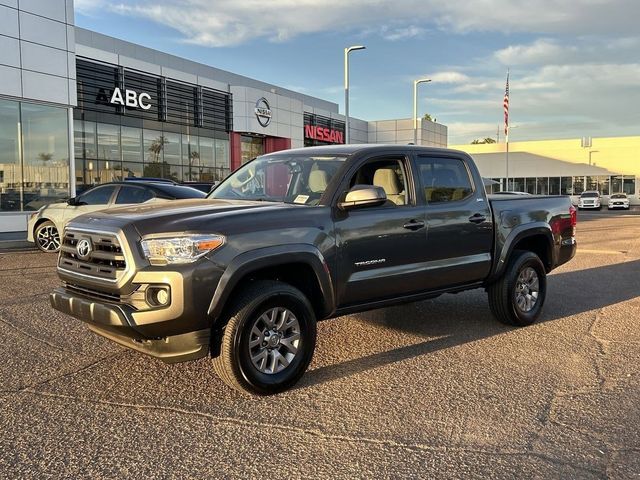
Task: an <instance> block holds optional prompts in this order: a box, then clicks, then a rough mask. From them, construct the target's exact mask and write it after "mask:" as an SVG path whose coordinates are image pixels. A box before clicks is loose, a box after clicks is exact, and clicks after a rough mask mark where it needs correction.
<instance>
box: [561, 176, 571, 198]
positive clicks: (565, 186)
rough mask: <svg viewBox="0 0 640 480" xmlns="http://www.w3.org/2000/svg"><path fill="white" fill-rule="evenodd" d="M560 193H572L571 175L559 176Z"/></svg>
mask: <svg viewBox="0 0 640 480" xmlns="http://www.w3.org/2000/svg"><path fill="white" fill-rule="evenodd" d="M560 195H573V178H572V177H560Z"/></svg>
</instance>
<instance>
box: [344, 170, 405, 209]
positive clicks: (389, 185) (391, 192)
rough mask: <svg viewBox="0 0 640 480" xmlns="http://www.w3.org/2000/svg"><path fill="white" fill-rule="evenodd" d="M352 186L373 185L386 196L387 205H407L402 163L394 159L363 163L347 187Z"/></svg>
mask: <svg viewBox="0 0 640 480" xmlns="http://www.w3.org/2000/svg"><path fill="white" fill-rule="evenodd" d="M354 185H375V186H377V187H382V188H383V189H384V191H385V193H386V194H387V205H388V206H397V205H407V204H409V198H408V195H407V192H408V189H407V177H406V174H405V168H404V163H403V162H402V161H400V160H395V159H379V160H373V161H371V162H367V163H365V164H364V165H363V166H362V167H360V169H359V170H358V171H357V172H356V173H355V175H354V176H353V177H352V178H351V182H350V183H349V187H353V186H354Z"/></svg>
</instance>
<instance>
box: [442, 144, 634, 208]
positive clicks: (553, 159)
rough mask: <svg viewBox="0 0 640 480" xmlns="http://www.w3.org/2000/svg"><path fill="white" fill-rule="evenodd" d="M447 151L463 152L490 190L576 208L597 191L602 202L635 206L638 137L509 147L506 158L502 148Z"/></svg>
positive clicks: (465, 147)
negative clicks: (619, 200) (615, 199)
mask: <svg viewBox="0 0 640 480" xmlns="http://www.w3.org/2000/svg"><path fill="white" fill-rule="evenodd" d="M450 148H455V149H458V150H463V151H465V152H467V153H469V154H470V155H471V156H472V157H473V159H474V161H475V162H476V164H477V165H478V168H479V170H480V173H481V174H482V175H483V176H484V177H486V178H490V179H492V180H494V182H495V183H493V185H492V187H490V188H491V189H493V190H494V191H500V190H516V191H521V192H527V193H531V194H537V195H571V196H572V197H573V202H574V203H577V201H578V196H579V195H580V194H581V193H582V192H584V191H585V190H598V191H599V192H600V193H601V194H602V195H603V197H604V199H605V201H606V200H608V197H609V195H611V194H614V193H626V194H627V196H628V197H629V202H630V204H631V205H640V196H639V195H638V189H639V188H640V181H638V178H639V177H640V137H638V136H629V137H598V138H569V139H562V140H538V141H523V142H511V143H510V144H509V154H508V155H507V148H506V144H504V143H490V144H476V145H468V144H467V145H451V146H450ZM507 158H508V163H507ZM507 172H508V185H507Z"/></svg>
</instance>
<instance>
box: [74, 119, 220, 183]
mask: <svg viewBox="0 0 640 480" xmlns="http://www.w3.org/2000/svg"><path fill="white" fill-rule="evenodd" d="M199 131H200V133H201V134H200V135H191V134H180V133H176V132H171V131H162V130H155V129H146V128H137V127H130V126H126V125H113V124H108V123H101V122H90V121H86V120H78V119H76V120H75V121H74V133H75V149H74V150H75V155H76V182H77V189H78V190H79V191H81V190H82V189H84V188H87V187H88V186H91V185H96V184H99V183H105V182H112V181H118V180H122V179H123V178H127V177H154V178H167V179H171V180H176V181H203V182H213V181H219V180H222V179H223V178H224V177H226V176H227V175H228V174H229V173H230V165H229V140H228V139H226V138H213V137H208V136H203V135H202V129H200V130H199ZM225 136H226V135H225Z"/></svg>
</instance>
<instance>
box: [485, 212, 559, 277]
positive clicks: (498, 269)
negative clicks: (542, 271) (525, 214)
mask: <svg viewBox="0 0 640 480" xmlns="http://www.w3.org/2000/svg"><path fill="white" fill-rule="evenodd" d="M535 235H543V236H544V237H545V238H546V240H547V247H548V248H549V254H550V255H551V257H550V258H549V260H550V262H551V264H552V265H553V264H554V263H555V260H554V258H553V256H554V250H553V243H554V242H553V234H552V233H551V227H550V226H549V225H548V224H547V223H545V222H534V223H526V224H523V225H518V226H517V227H515V228H514V229H513V230H512V231H511V233H509V236H508V237H507V238H506V239H505V241H504V244H503V245H502V249H501V250H500V251H499V252H498V251H496V256H497V257H498V258H497V260H496V262H495V264H494V267H493V271H492V272H491V275H490V276H489V278H488V279H487V280H488V283H491V281H493V280H496V279H498V278H500V276H501V275H502V273H503V272H504V270H505V268H506V267H507V264H508V263H509V259H510V258H511V255H512V254H513V250H514V247H515V245H516V244H517V243H518V242H520V241H521V240H524V239H525V238H529V237H533V236H535ZM545 267H547V265H545Z"/></svg>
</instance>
